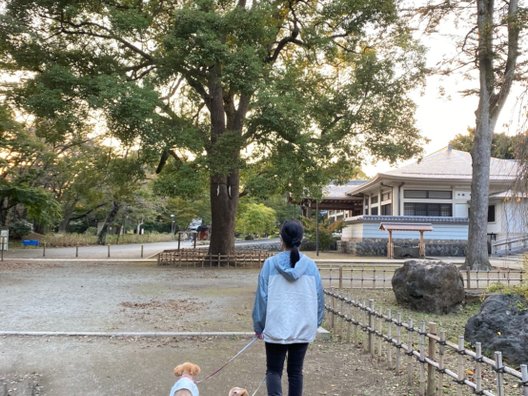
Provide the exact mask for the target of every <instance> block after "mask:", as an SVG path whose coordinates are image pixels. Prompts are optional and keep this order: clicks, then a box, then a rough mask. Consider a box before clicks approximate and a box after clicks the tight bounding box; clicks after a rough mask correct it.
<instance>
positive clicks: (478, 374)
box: [475, 342, 482, 394]
mask: <svg viewBox="0 0 528 396" xmlns="http://www.w3.org/2000/svg"><path fill="white" fill-rule="evenodd" d="M481 359H482V344H481V343H480V342H476V343H475V392H476V393H477V394H479V393H480V392H482V363H481Z"/></svg>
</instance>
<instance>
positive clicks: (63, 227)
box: [59, 202, 74, 234]
mask: <svg viewBox="0 0 528 396" xmlns="http://www.w3.org/2000/svg"><path fill="white" fill-rule="evenodd" d="M73 209H74V204H72V203H70V202H68V203H67V204H66V205H65V206H64V207H63V211H62V220H61V221H60V223H59V233H62V234H65V233H66V232H68V226H69V225H70V220H71V217H72V215H73Z"/></svg>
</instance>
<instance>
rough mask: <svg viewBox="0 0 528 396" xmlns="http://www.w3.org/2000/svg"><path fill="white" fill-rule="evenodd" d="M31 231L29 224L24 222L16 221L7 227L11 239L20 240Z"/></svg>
mask: <svg viewBox="0 0 528 396" xmlns="http://www.w3.org/2000/svg"><path fill="white" fill-rule="evenodd" d="M31 231H32V227H31V223H29V222H27V221H25V220H18V221H15V222H13V223H12V224H10V225H9V236H10V237H11V238H13V239H22V238H24V237H25V236H26V235H28V234H29V233H30V232H31Z"/></svg>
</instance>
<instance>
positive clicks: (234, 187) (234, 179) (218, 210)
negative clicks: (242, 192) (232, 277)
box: [209, 169, 239, 254]
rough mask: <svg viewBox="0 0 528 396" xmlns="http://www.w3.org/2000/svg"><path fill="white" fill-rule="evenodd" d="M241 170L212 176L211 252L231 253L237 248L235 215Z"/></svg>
mask: <svg viewBox="0 0 528 396" xmlns="http://www.w3.org/2000/svg"><path fill="white" fill-rule="evenodd" d="M238 190H239V172H238V169H236V170H233V171H232V173H231V174H230V175H229V176H211V186H210V193H211V219H212V224H211V242H210V245H209V254H229V253H233V251H234V249H235V217H236V213H237V207H238Z"/></svg>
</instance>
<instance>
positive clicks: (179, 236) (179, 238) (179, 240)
mask: <svg viewBox="0 0 528 396" xmlns="http://www.w3.org/2000/svg"><path fill="white" fill-rule="evenodd" d="M180 243H181V232H178V251H180Z"/></svg>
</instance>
